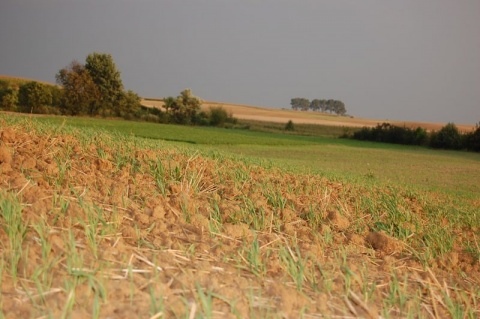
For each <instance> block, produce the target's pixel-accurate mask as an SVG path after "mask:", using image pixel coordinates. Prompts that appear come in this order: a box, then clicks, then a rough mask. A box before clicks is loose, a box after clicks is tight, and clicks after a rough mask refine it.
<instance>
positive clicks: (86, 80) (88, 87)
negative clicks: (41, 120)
mask: <svg viewBox="0 0 480 319" xmlns="http://www.w3.org/2000/svg"><path fill="white" fill-rule="evenodd" d="M55 77H56V80H57V83H58V84H60V85H62V86H63V97H62V99H61V109H62V111H63V113H65V114H69V115H96V114H97V111H98V107H97V106H98V105H97V101H98V99H100V91H99V89H98V87H97V86H96V85H95V83H94V82H93V79H92V77H91V76H90V73H89V72H88V70H87V69H86V68H85V67H84V66H83V65H81V64H80V63H79V62H77V61H72V62H71V63H70V65H69V66H67V67H65V68H63V69H61V70H60V71H59V72H58V73H57V75H56V76H55Z"/></svg>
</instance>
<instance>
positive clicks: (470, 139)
mask: <svg viewBox="0 0 480 319" xmlns="http://www.w3.org/2000/svg"><path fill="white" fill-rule="evenodd" d="M465 148H466V149H467V150H469V151H474V152H480V123H478V124H477V125H476V128H475V131H473V132H471V133H468V134H466V135H465Z"/></svg>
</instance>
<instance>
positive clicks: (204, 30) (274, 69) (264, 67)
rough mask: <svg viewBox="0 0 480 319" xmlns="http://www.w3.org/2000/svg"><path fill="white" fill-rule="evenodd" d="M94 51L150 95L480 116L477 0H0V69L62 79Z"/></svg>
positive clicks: (390, 113) (428, 117)
mask: <svg viewBox="0 0 480 319" xmlns="http://www.w3.org/2000/svg"><path fill="white" fill-rule="evenodd" d="M91 52H106V53H110V54H112V56H113V58H114V61H115V62H116V64H117V67H118V68H119V69H120V71H121V73H122V79H123V82H124V85H125V87H126V89H131V90H134V91H135V92H137V93H139V94H140V95H141V96H144V97H164V96H175V95H177V94H178V93H179V92H180V91H181V90H183V89H184V88H191V89H192V90H193V93H194V94H196V95H197V96H199V97H201V98H203V99H206V100H216V101H224V102H232V103H243V104H251V105H258V106H268V107H278V108H282V107H285V108H289V107H290V99H291V98H293V97H305V98H308V99H314V98H331V99H338V100H342V101H343V102H344V103H345V104H346V107H347V110H348V112H349V113H350V114H352V115H354V116H357V117H370V118H376V119H397V120H418V121H431V122H449V121H453V122H455V123H458V124H461V123H465V124H475V123H477V122H479V121H480V1H479V0H395V1H394V0H329V1H319V0H318V1H304V0H301V1H300V0H299V1H293V0H291V1H281V0H261V1H227V0H223V1H213V0H192V1H186V0H176V1H174V0H172V1H162V0H95V1H93V0H16V1H15V0H1V1H0V74H7V75H15V76H21V77H29V78H34V79H39V80H45V81H50V82H54V81H55V73H56V72H57V71H58V70H59V69H60V68H62V67H64V66H66V65H68V64H69V63H70V62H71V61H72V60H74V59H77V60H79V61H81V62H84V61H85V57H86V56H87V55H88V54H89V53H91Z"/></svg>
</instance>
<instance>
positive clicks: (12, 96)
mask: <svg viewBox="0 0 480 319" xmlns="http://www.w3.org/2000/svg"><path fill="white" fill-rule="evenodd" d="M55 79H56V82H57V84H58V85H49V84H43V83H40V82H36V81H29V82H28V81H27V82H25V83H16V82H15V81H7V80H0V109H3V110H6V111H18V112H25V113H37V114H63V115H82V116H103V117H122V118H125V119H131V120H144V121H150V122H158V123H177V124H189V125H216V126H222V125H225V124H226V123H235V122H236V120H235V119H234V118H233V117H232V116H231V115H229V114H227V112H226V111H225V110H224V109H223V108H222V107H217V108H212V109H210V110H208V111H202V110H201V109H200V106H201V100H200V99H199V98H197V97H195V96H194V95H193V94H192V92H191V90H189V89H186V90H184V91H182V92H180V95H178V96H177V97H167V98H165V99H164V102H165V108H164V110H161V109H156V108H149V107H145V106H142V105H141V103H140V101H141V99H140V97H139V96H138V94H137V93H135V92H133V91H131V90H125V89H124V86H123V82H122V79H121V75H120V71H119V70H118V69H117V67H116V65H115V62H114V61H113V58H112V56H111V55H110V54H106V53H97V52H94V53H91V54H89V55H88V56H87V57H86V59H85V63H80V62H78V61H76V60H73V61H72V62H71V63H70V64H69V65H68V66H66V67H63V68H61V69H60V70H59V71H58V73H57V74H56V75H55Z"/></svg>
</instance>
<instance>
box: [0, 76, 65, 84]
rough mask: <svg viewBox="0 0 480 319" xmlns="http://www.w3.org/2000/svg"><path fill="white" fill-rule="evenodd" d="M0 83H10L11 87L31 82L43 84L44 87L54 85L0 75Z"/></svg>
mask: <svg viewBox="0 0 480 319" xmlns="http://www.w3.org/2000/svg"><path fill="white" fill-rule="evenodd" d="M0 81H7V82H9V83H11V84H12V85H13V86H20V85H22V84H24V83H27V82H32V81H34V82H39V83H43V84H46V85H56V84H55V83H51V82H45V81H40V80H35V79H29V78H22V77H18V76H10V75H3V74H0Z"/></svg>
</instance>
